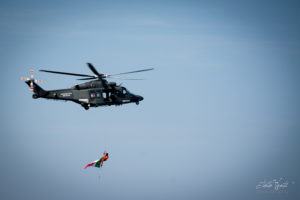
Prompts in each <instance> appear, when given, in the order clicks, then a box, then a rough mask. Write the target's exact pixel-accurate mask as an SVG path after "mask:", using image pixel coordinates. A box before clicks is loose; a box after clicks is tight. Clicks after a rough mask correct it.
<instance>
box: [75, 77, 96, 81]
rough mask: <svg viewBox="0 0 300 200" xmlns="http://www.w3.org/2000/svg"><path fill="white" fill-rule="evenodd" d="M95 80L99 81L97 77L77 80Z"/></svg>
mask: <svg viewBox="0 0 300 200" xmlns="http://www.w3.org/2000/svg"><path fill="white" fill-rule="evenodd" d="M93 79H97V78H96V77H93V78H80V79H77V80H80V81H84V80H93Z"/></svg>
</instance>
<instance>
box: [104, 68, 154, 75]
mask: <svg viewBox="0 0 300 200" xmlns="http://www.w3.org/2000/svg"><path fill="white" fill-rule="evenodd" d="M153 69H154V68H149V69H142V70H137V71H132V72H124V73H119V74H110V75H107V77H110V76H117V75H123V74H131V73H137V72H145V71H150V70H153Z"/></svg>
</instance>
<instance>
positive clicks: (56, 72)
mask: <svg viewBox="0 0 300 200" xmlns="http://www.w3.org/2000/svg"><path fill="white" fill-rule="evenodd" d="M39 71H40V72H48V73H54V74H64V75H70V76H83V77H91V78H92V77H93V78H95V76H91V75H86V74H75V73H68V72H58V71H50V70H39Z"/></svg>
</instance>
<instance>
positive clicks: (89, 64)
mask: <svg viewBox="0 0 300 200" xmlns="http://www.w3.org/2000/svg"><path fill="white" fill-rule="evenodd" d="M87 65H88V66H89V68H90V70H92V72H93V73H94V74H96V75H97V76H98V77H101V76H102V74H99V73H98V71H97V70H96V69H95V67H94V66H93V65H92V64H91V63H87Z"/></svg>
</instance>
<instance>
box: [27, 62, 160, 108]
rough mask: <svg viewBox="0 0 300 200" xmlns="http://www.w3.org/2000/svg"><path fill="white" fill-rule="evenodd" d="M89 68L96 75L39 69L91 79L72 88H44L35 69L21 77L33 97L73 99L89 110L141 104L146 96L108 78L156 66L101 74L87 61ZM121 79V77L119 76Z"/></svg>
mask: <svg viewBox="0 0 300 200" xmlns="http://www.w3.org/2000/svg"><path fill="white" fill-rule="evenodd" d="M87 65H88V67H89V69H90V70H91V71H92V72H93V73H94V75H86V74H76V73H68V72H59V71H50V70H39V71H41V72H47V73H55V74H63V75H70V76H80V77H85V78H81V79H77V80H91V81H88V82H85V83H81V84H77V85H75V86H73V87H71V88H67V89H59V90H44V89H43V88H41V87H40V86H39V85H38V84H37V83H42V82H43V80H39V79H34V75H33V74H34V73H33V69H31V70H30V78H27V77H26V78H24V77H21V80H23V81H25V83H26V84H27V85H28V86H29V87H30V90H31V91H32V92H33V95H32V98H33V99H38V98H45V99H54V100H65V101H73V102H75V103H78V104H80V105H81V106H82V107H83V108H84V109H86V110H88V109H89V108H90V107H98V106H111V105H116V106H119V105H122V104H128V103H136V104H137V105H138V104H139V102H140V101H142V100H143V99H144V98H143V97H142V96H140V95H135V94H133V93H131V92H129V90H127V89H126V88H125V87H123V86H122V85H121V84H120V85H117V84H116V82H108V81H107V80H106V78H114V76H119V75H124V74H130V73H137V72H145V71H150V70H153V69H154V68H148V69H142V70H137V71H130V72H124V73H118V74H110V75H108V74H101V73H99V72H98V71H97V70H96V69H95V67H94V66H93V65H92V64H91V63H87ZM119 79H121V78H119ZM123 80H142V79H123Z"/></svg>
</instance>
